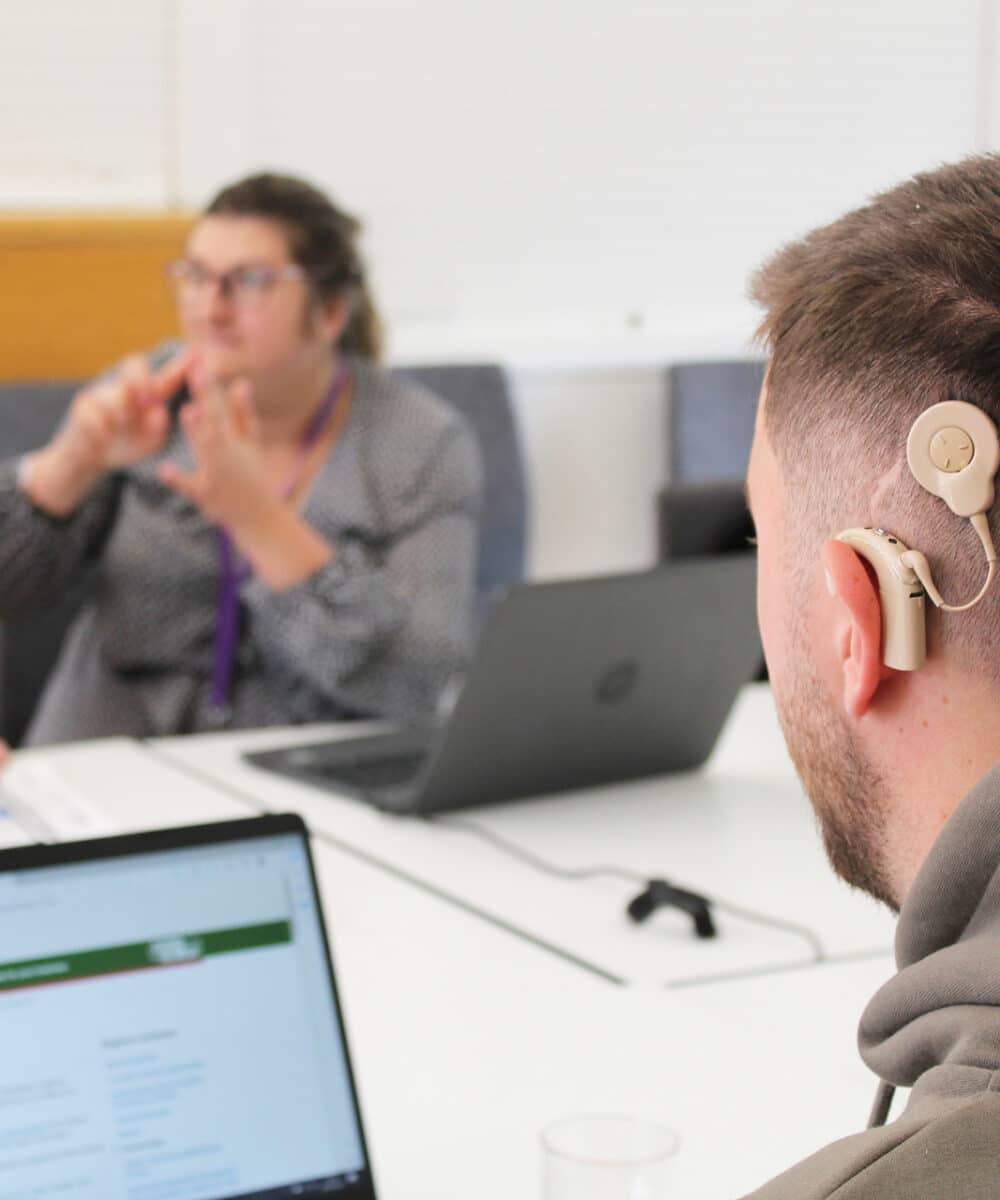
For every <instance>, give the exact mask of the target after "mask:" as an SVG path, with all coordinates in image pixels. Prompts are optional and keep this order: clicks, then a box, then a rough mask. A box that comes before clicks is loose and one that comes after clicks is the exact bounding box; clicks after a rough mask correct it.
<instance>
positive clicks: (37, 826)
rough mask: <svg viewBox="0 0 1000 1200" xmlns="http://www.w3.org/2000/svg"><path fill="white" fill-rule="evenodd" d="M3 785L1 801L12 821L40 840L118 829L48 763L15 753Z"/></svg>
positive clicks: (0, 783)
mask: <svg viewBox="0 0 1000 1200" xmlns="http://www.w3.org/2000/svg"><path fill="white" fill-rule="evenodd" d="M0 787H2V794H0V804H2V805H3V807H5V808H6V809H7V812H8V813H9V815H10V817H12V818H13V822H12V823H16V824H17V825H20V826H21V827H22V828H23V829H24V830H25V831H26V832H27V833H28V834H30V835H32V836H33V838H35V839H37V840H39V841H45V842H63V841H75V840H77V839H79V838H92V837H104V836H106V835H108V834H113V833H117V832H118V830H117V828H116V826H115V823H114V822H113V821H112V820H111V818H110V817H109V816H108V815H107V813H105V812H103V811H102V810H101V809H100V807H99V806H98V805H96V804H95V803H94V802H93V801H92V800H90V799H88V798H87V797H86V796H84V795H82V794H81V793H80V792H79V791H77V789H76V788H74V787H73V786H72V785H71V784H69V783H67V782H66V780H65V779H63V777H62V776H61V775H60V774H59V772H58V771H57V770H56V769H55V768H54V767H53V766H51V765H50V764H49V763H45V762H39V761H36V760H33V759H19V758H17V757H15V758H14V761H13V762H12V763H10V765H9V766H7V768H6V769H5V770H4V772H3V776H2V780H0Z"/></svg>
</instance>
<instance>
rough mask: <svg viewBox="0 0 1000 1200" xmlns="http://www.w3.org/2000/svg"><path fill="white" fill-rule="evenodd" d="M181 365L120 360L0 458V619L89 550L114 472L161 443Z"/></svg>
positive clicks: (45, 591)
mask: <svg viewBox="0 0 1000 1200" xmlns="http://www.w3.org/2000/svg"><path fill="white" fill-rule="evenodd" d="M188 366H189V362H188V359H187V356H186V355H184V354H179V355H175V356H174V357H173V358H172V359H171V360H170V361H169V362H168V363H167V364H166V365H165V366H163V367H162V368H160V369H159V370H156V371H153V370H151V369H150V368H149V367H148V366H147V365H146V364H145V362H144V361H143V360H140V359H132V360H128V361H127V362H126V363H125V364H124V365H123V366H122V368H121V369H120V371H118V372H117V373H116V375H115V376H113V377H109V378H105V379H102V380H99V381H98V382H96V383H94V384H92V385H90V386H88V387H85V388H83V389H82V390H81V391H80V392H78V393H77V395H76V396H75V397H74V398H73V401H72V403H71V404H70V407H69V410H68V412H67V414H66V417H65V419H64V421H63V422H62V424H61V425H60V427H59V429H58V430H57V431H56V433H55V434H54V435H53V437H52V438H51V440H50V441H49V443H48V444H47V445H46V446H44V447H43V448H42V449H41V450H39V451H37V452H35V453H34V454H30V455H26V456H25V457H24V458H23V459H20V460H12V461H9V462H5V463H2V464H0V619H4V618H6V617H8V616H10V615H11V614H12V613H14V612H16V611H17V610H18V609H19V608H22V607H23V606H25V605H27V604H33V603H36V602H38V601H40V600H44V599H45V598H47V597H49V596H53V595H58V593H59V592H60V590H61V589H62V588H64V587H65V585H66V583H67V582H68V580H70V579H71V578H73V576H74V575H75V574H76V573H77V572H78V571H79V569H80V568H81V566H82V565H83V563H84V562H85V561H86V560H87V559H88V558H89V557H90V556H91V555H93V554H94V553H95V552H96V550H97V548H98V547H99V545H100V544H101V541H102V539H103V537H104V536H105V534H106V533H107V531H108V529H109V527H110V522H111V519H112V517H113V514H114V510H115V504H116V499H117V494H118V480H117V478H116V476H115V474H114V472H115V471H116V470H118V469H119V468H121V467H125V466H128V465H130V464H131V463H133V462H136V461H138V460H139V459H140V458H144V457H145V456H146V455H148V454H151V453H153V452H154V451H155V450H157V449H158V448H159V447H160V446H161V445H162V443H163V440H164V438H165V437H166V433H167V430H168V426H169V413H168V408H167V402H168V400H169V398H170V396H171V395H173V393H174V392H175V391H176V390H177V388H178V387H179V386H180V384H181V383H182V382H183V379H184V376H185V373H186V371H187V369H188Z"/></svg>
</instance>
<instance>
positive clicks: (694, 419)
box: [667, 359, 764, 484]
mask: <svg viewBox="0 0 1000 1200" xmlns="http://www.w3.org/2000/svg"><path fill="white" fill-rule="evenodd" d="M763 381H764V362H763V361H762V360H760V359H736V360H733V361H730V362H692V363H678V364H677V365H675V366H673V367H671V368H670V370H669V373H668V387H669V394H668V400H667V403H668V405H669V408H668V413H669V418H668V425H669V430H670V483H672V484H674V483H706V482H708V481H711V480H721V479H738V480H741V481H742V480H743V479H745V478H746V473H747V462H748V461H749V458H750V443H751V442H752V441H753V426H754V420H755V418H756V415H757V398H758V396H759V395H760V386H761V384H762V383H763Z"/></svg>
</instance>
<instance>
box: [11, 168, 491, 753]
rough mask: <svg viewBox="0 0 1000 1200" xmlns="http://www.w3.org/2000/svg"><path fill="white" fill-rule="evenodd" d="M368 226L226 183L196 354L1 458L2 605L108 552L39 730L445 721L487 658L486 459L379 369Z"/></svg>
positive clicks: (101, 395) (201, 289) (147, 731)
mask: <svg viewBox="0 0 1000 1200" xmlns="http://www.w3.org/2000/svg"><path fill="white" fill-rule="evenodd" d="M358 229H359V227H358V225H357V222H355V221H354V220H353V219H352V218H351V217H349V216H347V215H346V214H344V213H342V212H340V211H339V210H338V209H337V208H336V207H334V205H333V204H332V203H331V202H330V200H329V199H328V198H327V197H326V196H324V195H323V194H322V193H320V192H319V191H317V190H316V189H314V188H312V187H310V186H309V185H307V184H305V183H303V182H301V181H299V180H296V179H292V178H288V177H283V176H276V175H258V176H254V177H251V178H248V179H245V180H243V181H241V182H239V183H237V184H234V185H233V186H231V187H227V188H225V189H224V190H223V191H222V192H220V194H219V195H218V196H217V197H216V198H215V200H213V202H212V203H211V204H210V205H209V207H208V209H207V210H206V212H205V213H204V214H203V216H202V217H201V219H200V220H199V221H198V222H197V224H196V225H195V227H194V229H193V232H192V233H191V235H190V238H189V241H188V244H187V248H186V253H185V255H184V257H183V258H182V259H181V260H179V261H178V262H176V263H174V264H172V265H171V268H170V276H171V278H172V281H173V284H174V286H175V289H176V294H177V300H178V307H179V313H180V321H181V326H182V330H183V334H184V345H183V347H182V348H181V349H179V350H176V351H174V352H173V353H172V354H171V355H170V356H169V358H167V359H166V361H163V359H162V356H160V358H159V359H157V358H156V357H154V359H153V360H152V361H147V360H145V359H143V358H134V359H130V360H128V361H126V363H125V364H124V365H123V367H122V368H121V369H120V370H119V371H118V372H117V373H116V374H115V375H113V376H112V377H109V378H106V379H104V380H101V381H98V382H97V383H96V384H95V385H93V386H91V387H88V388H86V389H85V390H84V391H82V392H81V393H79V394H78V395H77V396H76V397H75V398H74V400H73V402H72V405H71V407H70V410H69V412H68V415H67V417H66V419H65V421H64V423H63V425H62V427H61V428H60V429H59V430H58V431H57V433H56V434H55V436H54V437H53V438H52V440H51V441H50V442H49V444H48V445H47V446H45V447H44V448H43V449H42V450H40V451H38V452H37V453H35V454H33V455H29V456H27V457H26V458H24V459H21V460H20V461H19V462H17V463H14V462H11V463H7V464H4V465H3V466H0V619H3V618H6V617H8V616H10V615H12V614H13V613H14V612H16V611H17V610H18V609H19V608H21V607H23V606H28V605H34V604H37V603H39V602H42V601H44V599H45V598H46V597H47V596H51V595H53V594H55V593H58V591H59V589H61V588H62V587H64V585H65V584H66V583H67V581H68V580H69V579H70V578H71V577H72V576H73V575H74V574H76V573H78V572H80V571H82V570H84V569H85V568H86V567H87V565H88V564H90V563H92V562H96V564H97V581H96V583H97V586H96V593H95V598H94V600H93V601H92V602H91V603H90V604H89V606H88V607H87V608H86V609H85V610H84V612H83V613H82V614H81V616H80V617H79V618H78V619H77V621H76V623H75V624H74V626H73V627H72V629H71V630H70V632H69V634H68V636H67V639H66V642H65V644H64V646H63V650H62V653H61V655H60V658H59V661H58V663H57V666H56V668H55V670H54V672H53V675H52V677H51V678H50V680H49V683H48V685H47V688H46V690H45V693H44V695H43V698H42V701H41V703H40V706H39V709H38V711H37V713H36V715H35V718H34V720H33V722H32V726H31V728H30V730H29V734H28V738H27V741H28V742H29V743H34V744H38V743H43V742H52V741H62V740H66V739H71V738H81V737H95V736H102V735H109V734H131V735H156V734H167V733H177V732H186V731H192V730H203V729H211V728H221V727H227V726H228V727H252V726H262V725H271V724H278V723H293V722H303V721H316V720H333V719H338V718H343V717H354V716H361V715H364V716H368V715H379V716H383V715H384V716H391V717H398V718H404V719H405V718H411V719H412V718H417V717H421V716H426V715H428V714H429V713H430V712H431V711H432V710H433V708H434V705H435V703H436V700H437V698H438V696H439V695H440V693H441V691H442V689H443V688H444V686H445V685H446V684H447V682H448V681H449V679H450V678H451V677H452V675H453V674H454V673H455V672H456V670H457V669H459V668H460V666H461V665H462V663H463V660H464V656H465V653H466V650H467V644H468V637H469V619H470V614H471V606H472V588H473V580H474V576H475V566H476V546H477V512H478V505H479V495H480V487H481V483H480V465H479V461H478V457H477V453H476V449H475V446H474V441H473V438H472V436H471V435H470V433H469V432H468V431H467V429H466V427H465V426H464V424H463V423H462V421H461V419H460V418H459V417H458V415H457V414H456V413H455V412H454V411H453V410H452V409H451V408H450V407H448V406H447V405H445V404H444V403H443V402H441V401H439V400H437V399H436V398H435V397H433V396H431V395H430V394H429V393H427V392H426V391H424V390H422V389H420V388H419V387H417V386H416V385H414V384H411V383H407V382H404V381H401V380H400V379H398V378H396V377H393V376H392V375H390V374H388V373H386V372H385V371H383V370H380V369H379V368H378V367H377V366H376V365H375V360H376V359H377V357H378V351H379V323H378V318H377V316H376V313H375V310H374V307H373V305H372V301H371V298H370V296H369V293H368V289H367V287H366V285H365V281H364V275H363V270H362V264H361V261H360V258H359V255H358V252H357V249H356V245H355V242H356V237H357V234H358Z"/></svg>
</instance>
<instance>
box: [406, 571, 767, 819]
mask: <svg viewBox="0 0 1000 1200" xmlns="http://www.w3.org/2000/svg"><path fill="white" fill-rule="evenodd" d="M760 656H761V649H760V638H759V634H758V631H757V615H756V557H755V555H753V554H750V553H748V554H738V555H736V554H734V555H724V556H719V557H714V558H692V559H686V560H682V561H678V562H676V563H669V564H664V565H663V566H661V567H658V568H656V569H655V570H650V571H644V572H638V573H630V574H628V575H611V576H597V577H593V578H589V579H575V580H567V581H565V582H556V583H545V584H522V585H518V586H516V587H514V588H513V589H511V591H510V592H509V593H508V595H507V596H506V598H505V599H504V601H503V602H502V603H501V604H500V605H499V607H498V608H497V609H496V611H495V613H494V614H493V618H492V620H491V621H490V622H489V623H488V625H487V628H486V630H485V632H484V634H483V638H482V641H481V644H480V647H479V651H478V653H477V655H476V661H475V664H474V666H473V668H472V670H471V671H470V673H469V677H468V679H467V681H466V684H465V688H464V689H463V691H462V694H461V696H460V698H459V702H458V704H457V705H456V707H455V710H454V712H453V713H452V716H451V719H450V721H449V723H448V727H447V731H446V734H445V736H444V739H443V742H442V744H441V745H440V747H439V749H438V751H437V753H436V755H435V757H434V760H433V762H432V764H431V767H430V770H429V773H428V776H427V777H426V778H425V779H424V780H423V784H422V787H421V794H420V798H419V801H418V804H419V808H420V809H422V810H424V811H433V810H438V809H447V808H458V807H464V806H466V805H469V804H485V803H490V802H493V801H499V800H504V799H510V798H513V797H518V796H530V795H537V794H542V793H546V792H554V791H559V790H563V789H567V788H581V787H591V786H597V785H601V784H606V783H609V782H614V781H615V780H624V779H634V778H638V777H641V776H646V775H654V774H659V773H662V772H668V771H681V770H688V769H690V768H692V767H695V766H698V765H699V764H701V763H702V762H704V760H705V758H706V757H707V756H708V754H709V752H710V751H711V749H712V746H713V745H714V743H715V740H716V737H717V736H718V734H719V731H720V730H721V728H722V725H723V722H724V721H725V719H726V716H727V714H728V713H729V710H730V708H731V707H732V704H733V701H734V699H735V697H736V693H737V692H738V690H739V688H740V687H741V686H742V685H743V684H744V683H746V682H747V681H748V680H750V679H751V678H752V677H753V674H754V672H755V670H756V668H757V665H758V663H759V661H760Z"/></svg>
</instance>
